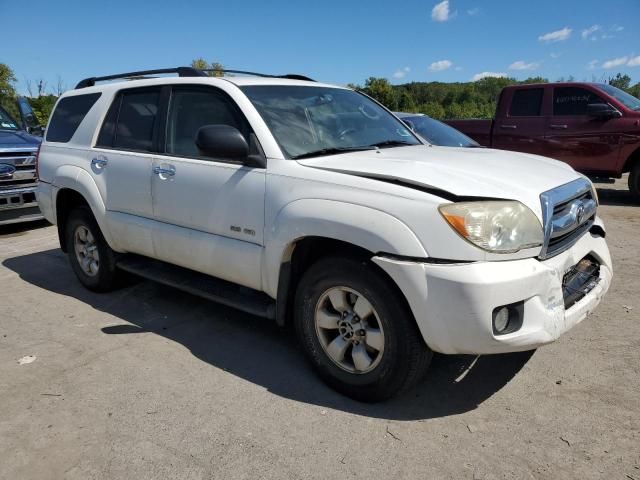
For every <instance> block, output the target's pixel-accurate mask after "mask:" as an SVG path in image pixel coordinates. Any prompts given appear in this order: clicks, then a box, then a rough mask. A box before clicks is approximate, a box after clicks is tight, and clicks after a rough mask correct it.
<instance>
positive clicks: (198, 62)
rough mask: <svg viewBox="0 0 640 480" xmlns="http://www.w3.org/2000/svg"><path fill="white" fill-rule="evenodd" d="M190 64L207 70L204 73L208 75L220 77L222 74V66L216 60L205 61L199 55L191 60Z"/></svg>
mask: <svg viewBox="0 0 640 480" xmlns="http://www.w3.org/2000/svg"><path fill="white" fill-rule="evenodd" d="M191 66H192V67H193V68H197V69H198V70H207V72H206V74H207V75H209V76H210V77H222V76H223V75H224V71H223V70H224V67H223V66H222V64H221V63H218V62H211V63H209V62H207V61H206V60H205V59H204V58H202V57H199V58H196V59H195V60H192V61H191Z"/></svg>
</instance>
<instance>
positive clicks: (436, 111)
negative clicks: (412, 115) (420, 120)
mask: <svg viewBox="0 0 640 480" xmlns="http://www.w3.org/2000/svg"><path fill="white" fill-rule="evenodd" d="M418 111H419V112H420V113H424V114H425V115H429V116H430V117H431V118H438V119H440V118H444V114H445V111H444V107H443V106H442V105H440V104H439V103H436V102H429V103H425V104H424V105H420V107H419V108H418Z"/></svg>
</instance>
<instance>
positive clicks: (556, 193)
mask: <svg viewBox="0 0 640 480" xmlns="http://www.w3.org/2000/svg"><path fill="white" fill-rule="evenodd" d="M540 201H541V203H542V215H543V221H544V244H543V245H542V250H541V252H540V258H543V259H544V258H550V257H553V256H554V255H558V254H559V253H562V252H564V251H565V250H567V249H568V248H570V247H571V246H572V245H573V244H575V243H576V242H577V241H578V239H579V238H580V237H582V235H584V234H585V233H586V232H587V231H588V230H589V229H590V228H591V226H592V225H593V222H594V221H595V218H596V210H597V205H598V204H597V201H596V199H595V196H594V193H593V189H592V186H591V182H589V181H588V180H587V179H585V178H580V179H578V180H575V181H573V182H570V183H567V184H566V185H562V186H560V187H558V188H555V189H553V190H549V191H548V192H544V193H543V194H542V195H540Z"/></svg>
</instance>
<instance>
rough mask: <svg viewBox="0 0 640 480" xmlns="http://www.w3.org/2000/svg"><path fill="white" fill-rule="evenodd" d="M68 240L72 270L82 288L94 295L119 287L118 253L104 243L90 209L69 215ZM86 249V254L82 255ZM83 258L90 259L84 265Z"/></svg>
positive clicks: (66, 230)
mask: <svg viewBox="0 0 640 480" xmlns="http://www.w3.org/2000/svg"><path fill="white" fill-rule="evenodd" d="M82 232H84V238H85V241H84V243H82V242H83V241H82V237H83V233H82ZM76 235H77V236H78V240H77V241H78V243H76ZM65 241H66V246H67V255H68V256H69V262H70V263H71V268H72V269H73V271H74V273H75V274H76V277H78V280H80V283H82V285H84V286H85V287H86V288H87V289H89V290H92V291H94V292H109V291H112V290H114V289H115V288H116V287H117V285H118V282H119V277H120V272H119V271H118V270H117V268H116V262H115V260H116V254H115V252H114V251H113V250H111V248H110V247H109V245H108V244H107V242H106V241H105V239H104V237H103V235H102V232H101V231H100V227H98V223H97V222H96V220H95V218H94V217H93V214H92V213H91V210H90V209H89V207H85V206H82V207H77V208H75V209H74V210H73V211H71V213H69V216H68V218H67V223H66V225H65ZM83 246H84V251H80V252H79V251H78V250H82V247H83ZM96 252H97V253H96ZM83 258H86V259H87V260H86V261H85V262H82V261H81V259H83ZM87 265H89V267H88V270H89V271H87Z"/></svg>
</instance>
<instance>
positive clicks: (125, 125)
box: [105, 90, 160, 151]
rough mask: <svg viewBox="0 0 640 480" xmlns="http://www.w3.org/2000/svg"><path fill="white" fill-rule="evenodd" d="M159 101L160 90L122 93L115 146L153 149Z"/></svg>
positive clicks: (143, 149) (132, 148)
mask: <svg viewBox="0 0 640 480" xmlns="http://www.w3.org/2000/svg"><path fill="white" fill-rule="evenodd" d="M159 101H160V91H159V90H154V91H149V90H145V91H131V92H125V93H123V94H122V97H121V99H120V109H119V112H118V119H117V122H116V125H115V132H114V133H115V135H114V138H113V146H114V147H115V148H122V149H126V150H139V151H151V150H152V149H153V148H152V147H153V138H154V129H155V127H156V122H157V117H158V104H159ZM105 126H106V125H105Z"/></svg>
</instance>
